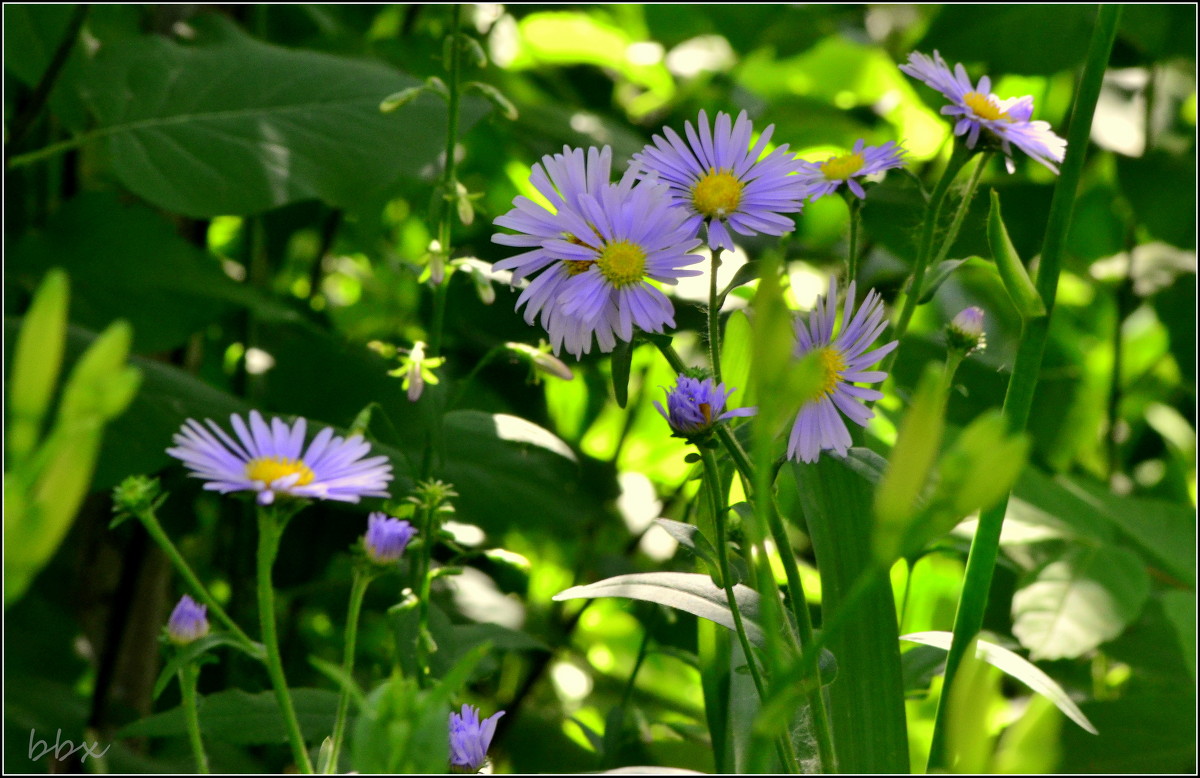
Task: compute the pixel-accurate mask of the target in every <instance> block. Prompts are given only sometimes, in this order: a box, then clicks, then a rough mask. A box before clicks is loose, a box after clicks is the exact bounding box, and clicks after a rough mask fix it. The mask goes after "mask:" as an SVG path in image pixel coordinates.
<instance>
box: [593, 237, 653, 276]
mask: <svg viewBox="0 0 1200 778" xmlns="http://www.w3.org/2000/svg"><path fill="white" fill-rule="evenodd" d="M596 264H597V265H599V266H600V272H601V273H602V274H603V275H604V277H605V278H607V279H608V280H609V281H611V282H612V285H613V286H627V285H628V284H632V283H636V282H638V281H641V280H642V278H643V277H645V275H646V252H644V251H642V249H641V247H640V246H638V245H637V244H634V243H630V242H629V241H627V240H621V241H617V242H616V243H609V244H608V245H607V246H605V247H604V251H601V252H600V257H599V258H598V259H597V260H596Z"/></svg>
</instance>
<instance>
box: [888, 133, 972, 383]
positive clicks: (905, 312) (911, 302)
mask: <svg viewBox="0 0 1200 778" xmlns="http://www.w3.org/2000/svg"><path fill="white" fill-rule="evenodd" d="M971 154H972V152H971V151H970V150H969V149H968V148H967V147H966V146H965V145H963V144H962V143H958V142H955V144H954V152H953V153H952V154H951V155H950V161H949V162H948V163H946V169H945V170H944V171H942V177H941V178H940V179H939V180H938V182H937V186H935V187H934V189H933V194H931V195H930V196H929V201H928V202H927V203H926V204H925V220H924V221H923V222H922V224H921V242H920V244H919V246H918V248H917V261H916V265H915V266H914V268H913V277H912V283H910V284H909V288H908V293H907V294H905V296H904V307H903V308H901V309H900V318H899V319H898V320H897V321H896V328H895V330H894V331H893V332H892V337H893V338H895V339H896V340H898V341H900V342H901V343H900V346H898V347H897V348H895V349H894V350H893V351H892V353H891V354H890V355H888V357H887V359H886V360H885V361H884V363H883V367H881V368H880V369H881V370H883V372H885V373H890V372H891V371H892V364H893V363H895V361H896V354H898V353H899V352H900V348H901V347H903V345H904V343H903V340H904V333H905V332H906V331H908V323H909V321H911V320H912V316H913V312H914V311H915V310H916V309H917V301H918V300H920V299H921V285H922V284H923V283H924V282H925V268H926V266H927V265H928V264H929V256H930V254H931V253H932V252H933V235H934V233H935V232H936V231H937V224H938V221H939V220H940V219H941V216H942V204H943V203H944V202H945V201H946V193H948V192H949V191H950V185H951V184H952V183H953V182H954V178H955V176H957V175H958V172H959V171H960V170H962V168H963V165H965V164H966V163H967V160H968V159H969V158H970V157H971Z"/></svg>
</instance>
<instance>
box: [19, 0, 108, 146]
mask: <svg viewBox="0 0 1200 778" xmlns="http://www.w3.org/2000/svg"><path fill="white" fill-rule="evenodd" d="M90 9H91V5H90V4H89V3H80V4H79V5H78V6H76V7H75V11H74V13H72V14H71V18H70V20H68V22H67V27H66V29H65V30H64V31H63V36H62V40H60V41H59V42H58V48H56V49H55V50H54V55H53V57H51V59H50V64H49V65H47V66H46V70H45V72H43V73H42V77H41V78H40V79H39V80H38V83H37V86H36V87H34V89H33V95H31V96H30V98H29V102H28V103H27V104H26V106H25V110H23V111H22V112H21V113H20V115H19V116H17V118H16V119H15V120H14V121H13V123H12V131H11V132H10V133H9V135H8V143H7V144H5V145H6V146H8V148H12V147H13V146H15V145H16V144H18V143H20V142H21V141H22V140H24V138H25V133H27V132H28V131H29V128H30V127H32V126H33V122H34V120H35V119H37V117H38V114H39V113H41V112H42V108H43V107H44V106H45V105H46V100H47V99H49V97H50V92H51V90H53V89H54V84H55V82H57V81H58V76H59V74H60V73H62V69H63V66H64V65H66V64H67V58H68V57H70V56H71V49H72V48H73V47H74V46H75V40H76V39H77V38H78V37H79V31H80V30H81V29H82V28H83V22H84V20H86V19H87V15H88V11H89V10H90Z"/></svg>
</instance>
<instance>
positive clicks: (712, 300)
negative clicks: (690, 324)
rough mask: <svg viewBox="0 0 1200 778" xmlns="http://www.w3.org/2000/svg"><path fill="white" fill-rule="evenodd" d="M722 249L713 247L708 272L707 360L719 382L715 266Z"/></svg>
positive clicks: (719, 262)
mask: <svg viewBox="0 0 1200 778" xmlns="http://www.w3.org/2000/svg"><path fill="white" fill-rule="evenodd" d="M722 252H724V249H714V250H713V252H712V266H711V267H710V268H709V273H708V362H709V364H710V365H712V371H713V378H714V379H715V380H716V382H717V383H718V384H719V383H721V309H720V307H719V305H718V303H717V268H719V267H721V254H722Z"/></svg>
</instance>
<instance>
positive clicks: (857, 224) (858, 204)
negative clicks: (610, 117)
mask: <svg viewBox="0 0 1200 778" xmlns="http://www.w3.org/2000/svg"><path fill="white" fill-rule="evenodd" d="M845 196H846V205H847V206H849V208H850V252H849V254H848V255H847V258H846V276H847V280H848V281H853V280H855V279H856V278H858V236H859V233H860V232H861V231H862V200H859V199H858V197H857V196H855V195H854V193H853V192H849V191H847V192H846V195H845Z"/></svg>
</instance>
